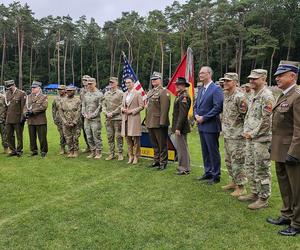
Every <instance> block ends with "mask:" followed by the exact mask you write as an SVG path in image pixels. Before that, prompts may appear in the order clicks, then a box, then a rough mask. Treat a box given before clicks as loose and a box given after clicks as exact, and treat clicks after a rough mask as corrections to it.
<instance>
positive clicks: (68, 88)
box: [66, 85, 76, 91]
mask: <svg viewBox="0 0 300 250" xmlns="http://www.w3.org/2000/svg"><path fill="white" fill-rule="evenodd" d="M66 90H67V91H76V87H75V86H73V85H69V86H68V87H67V88H66Z"/></svg>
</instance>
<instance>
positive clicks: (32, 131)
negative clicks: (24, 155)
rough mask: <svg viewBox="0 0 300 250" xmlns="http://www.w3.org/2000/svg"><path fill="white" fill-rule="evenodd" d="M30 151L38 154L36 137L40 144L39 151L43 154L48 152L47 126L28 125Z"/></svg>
mask: <svg viewBox="0 0 300 250" xmlns="http://www.w3.org/2000/svg"><path fill="white" fill-rule="evenodd" d="M28 131H29V140H30V150H31V151H32V152H38V146H37V143H36V141H37V137H38V139H39V142H40V150H41V152H43V153H47V152H48V142H47V124H43V125H28Z"/></svg>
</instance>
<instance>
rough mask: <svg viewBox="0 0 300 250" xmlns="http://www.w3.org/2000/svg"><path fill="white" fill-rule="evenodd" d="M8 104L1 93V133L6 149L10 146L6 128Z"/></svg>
mask: <svg viewBox="0 0 300 250" xmlns="http://www.w3.org/2000/svg"><path fill="white" fill-rule="evenodd" d="M6 111H7V106H6V103H5V96H4V95H3V94H1V93H0V135H1V140H2V146H3V148H4V149H7V148H8V142H7V135H6V129H5V120H6Z"/></svg>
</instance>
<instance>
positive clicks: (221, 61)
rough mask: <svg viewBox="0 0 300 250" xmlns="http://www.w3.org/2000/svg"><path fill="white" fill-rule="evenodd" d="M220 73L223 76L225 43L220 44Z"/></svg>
mask: <svg viewBox="0 0 300 250" xmlns="http://www.w3.org/2000/svg"><path fill="white" fill-rule="evenodd" d="M220 74H221V76H223V43H222V42H221V44H220Z"/></svg>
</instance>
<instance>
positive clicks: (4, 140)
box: [0, 123, 8, 148]
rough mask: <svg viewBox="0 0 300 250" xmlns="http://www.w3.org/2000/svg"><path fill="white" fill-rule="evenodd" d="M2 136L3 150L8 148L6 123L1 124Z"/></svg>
mask: <svg viewBox="0 0 300 250" xmlns="http://www.w3.org/2000/svg"><path fill="white" fill-rule="evenodd" d="M0 135H1V140H2V146H3V148H8V142H7V133H6V128H5V123H0Z"/></svg>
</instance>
